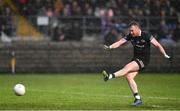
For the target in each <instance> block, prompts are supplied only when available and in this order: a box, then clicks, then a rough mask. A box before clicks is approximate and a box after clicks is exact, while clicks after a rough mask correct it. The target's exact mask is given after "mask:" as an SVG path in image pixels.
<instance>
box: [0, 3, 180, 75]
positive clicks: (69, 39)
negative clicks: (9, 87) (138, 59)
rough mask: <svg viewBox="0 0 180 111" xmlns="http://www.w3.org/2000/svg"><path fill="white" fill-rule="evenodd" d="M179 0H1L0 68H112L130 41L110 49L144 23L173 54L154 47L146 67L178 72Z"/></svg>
mask: <svg viewBox="0 0 180 111" xmlns="http://www.w3.org/2000/svg"><path fill="white" fill-rule="evenodd" d="M179 4H180V1H179V0H0V32H1V43H0V60H1V62H0V72H11V67H12V59H13V58H15V59H16V61H15V63H16V65H15V67H16V72H31V73H36V72H42V73H43V72H100V71H102V69H108V70H111V71H114V70H115V69H117V68H120V67H122V66H123V65H124V64H125V63H127V62H128V61H129V60H130V59H131V57H132V46H131V45H130V44H127V45H125V46H124V47H122V48H120V49H117V50H113V51H111V52H106V51H104V50H103V48H102V46H103V44H107V45H109V44H111V43H113V42H114V41H117V40H118V39H119V38H121V37H122V36H123V35H125V34H127V30H126V28H127V24H128V23H129V22H130V21H131V20H137V21H139V22H140V23H141V25H142V29H143V30H146V31H149V32H151V33H152V34H153V35H154V36H155V37H156V38H157V39H158V40H159V41H160V42H161V43H162V44H163V46H164V47H165V49H166V50H167V52H168V54H169V55H170V56H172V57H173V61H172V62H169V61H167V60H166V59H164V58H163V56H162V55H160V53H159V52H158V51H157V49H154V48H153V49H152V55H151V63H150V65H149V67H148V68H147V69H146V70H145V71H148V72H179V71H180V69H179V67H180V66H179V61H180V56H179V54H180V42H179V34H180V9H179Z"/></svg>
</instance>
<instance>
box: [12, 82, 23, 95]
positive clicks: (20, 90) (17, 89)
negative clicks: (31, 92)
mask: <svg viewBox="0 0 180 111" xmlns="http://www.w3.org/2000/svg"><path fill="white" fill-rule="evenodd" d="M13 91H14V93H15V94H16V95H17V96H23V95H24V94H25V93H26V88H25V86H24V85H23V84H16V85H15V86H14V88H13Z"/></svg>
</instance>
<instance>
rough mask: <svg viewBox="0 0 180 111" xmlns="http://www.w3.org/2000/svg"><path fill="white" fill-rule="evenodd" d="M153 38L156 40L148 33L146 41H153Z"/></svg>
mask: <svg viewBox="0 0 180 111" xmlns="http://www.w3.org/2000/svg"><path fill="white" fill-rule="evenodd" d="M153 38H154V37H153V35H152V34H150V33H147V35H146V40H147V41H151V40H152V39H153Z"/></svg>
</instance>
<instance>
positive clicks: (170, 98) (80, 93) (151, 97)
mask: <svg viewBox="0 0 180 111" xmlns="http://www.w3.org/2000/svg"><path fill="white" fill-rule="evenodd" d="M35 91H39V92H50V93H54V92H56V91H47V90H46V91H44V90H40V89H38V90H37V89H36V90H35ZM57 92H58V91H57ZM59 93H61V94H72V95H83V96H92V95H94V94H89V93H84V92H76V93H72V92H66V91H60V92H59ZM95 96H99V97H100V96H101V97H102V96H103V97H107V96H109V97H123V98H132V96H128V95H109V94H99V95H97V94H96V95H95ZM146 98H149V99H160V100H174V101H175V100H176V101H177V100H178V101H180V98H172V97H156V96H146Z"/></svg>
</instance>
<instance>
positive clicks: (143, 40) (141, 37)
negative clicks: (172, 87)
mask: <svg viewBox="0 0 180 111" xmlns="http://www.w3.org/2000/svg"><path fill="white" fill-rule="evenodd" d="M127 41H131V43H132V45H133V47H134V56H133V59H132V61H131V62H129V63H128V64H127V65H125V66H124V67H123V68H122V69H120V70H118V71H117V72H115V73H108V72H106V71H105V70H104V71H103V72H102V73H103V76H104V81H107V80H110V79H112V78H117V77H121V76H125V77H126V79H127V81H128V84H129V87H130V89H131V91H132V93H133V95H134V98H135V100H134V103H133V104H132V105H134V106H139V105H141V104H142V100H141V96H140V95H139V94H138V88H137V84H136V82H135V80H134V78H135V76H136V75H137V74H138V72H139V71H140V70H142V69H144V68H145V67H146V66H147V65H148V64H149V60H150V45H151V44H153V45H154V46H155V47H157V48H158V49H159V51H160V52H161V53H162V54H163V56H164V57H165V58H167V59H170V56H168V55H167V54H166V52H165V50H164V48H163V47H162V45H161V44H160V43H159V42H158V41H157V40H156V39H155V38H154V37H153V36H152V35H151V34H149V33H147V32H143V31H142V30H141V28H140V25H139V23H138V22H136V21H133V22H131V23H130V24H129V34H128V35H127V36H125V37H124V38H122V39H120V40H119V41H117V42H115V43H113V44H112V45H110V46H107V45H104V48H105V49H106V50H111V49H115V48H118V47H120V46H121V45H122V44H124V43H126V42H127Z"/></svg>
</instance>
